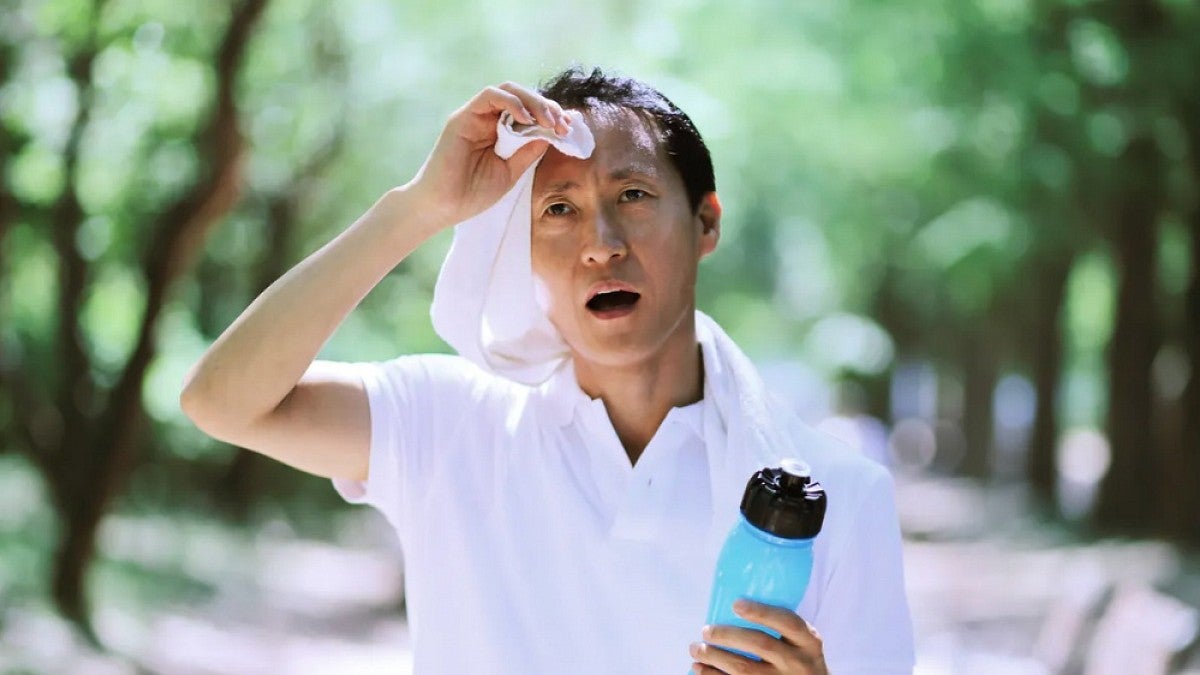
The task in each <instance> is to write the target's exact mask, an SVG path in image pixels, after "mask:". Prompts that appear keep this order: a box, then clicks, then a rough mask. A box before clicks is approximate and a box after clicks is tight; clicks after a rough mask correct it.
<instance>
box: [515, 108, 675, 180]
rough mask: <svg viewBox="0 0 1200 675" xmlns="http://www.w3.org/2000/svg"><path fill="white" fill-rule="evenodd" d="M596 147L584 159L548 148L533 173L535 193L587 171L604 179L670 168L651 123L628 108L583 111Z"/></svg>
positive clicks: (579, 176) (581, 177)
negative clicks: (622, 174) (615, 173)
mask: <svg viewBox="0 0 1200 675" xmlns="http://www.w3.org/2000/svg"><path fill="white" fill-rule="evenodd" d="M584 118H585V120H586V121H587V125H588V128H589V129H591V131H592V136H594V137H595V139H596V149H595V150H593V151H592V156H591V157H589V158H588V159H586V160H580V159H576V158H574V157H568V156H567V155H564V154H562V153H560V152H559V151H557V150H555V149H554V148H553V147H551V148H550V149H549V150H547V151H546V155H545V157H543V158H542V161H541V163H540V164H538V168H537V173H536V174H535V175H534V185H533V189H534V194H537V193H538V192H540V191H544V190H546V189H549V188H553V187H554V186H555V185H556V184H561V183H562V182H564V181H574V182H581V181H582V180H584V179H585V177H586V175H587V174H593V173H594V174H596V177H598V178H601V179H603V178H604V177H608V176H610V175H611V174H612V173H613V172H619V171H624V170H630V169H631V170H634V171H639V172H646V173H652V174H657V175H664V174H665V173H666V172H668V171H669V170H670V168H671V167H670V165H669V163H668V160H667V158H666V153H665V152H664V151H663V150H662V144H661V143H660V142H659V132H658V129H657V127H656V126H655V124H654V122H653V121H652V120H650V119H648V118H643V117H642V116H639V115H637V114H636V113H634V112H633V111H631V110H629V109H628V108H615V107H611V106H609V107H603V108H597V109H588V110H586V111H584Z"/></svg>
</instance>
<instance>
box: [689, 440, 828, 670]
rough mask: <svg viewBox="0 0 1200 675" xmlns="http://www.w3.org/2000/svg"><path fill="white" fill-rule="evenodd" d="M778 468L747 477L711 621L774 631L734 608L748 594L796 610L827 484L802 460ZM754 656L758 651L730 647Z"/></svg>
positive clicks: (727, 544)
mask: <svg viewBox="0 0 1200 675" xmlns="http://www.w3.org/2000/svg"><path fill="white" fill-rule="evenodd" d="M781 465H782V466H780V467H779V468H773V469H762V470H761V471H758V472H757V473H755V474H754V475H753V476H751V477H750V482H749V483H748V484H747V485H746V493H745V495H744V496H743V497H742V506H741V511H742V515H741V517H740V518H738V522H737V524H736V525H734V526H733V530H732V531H731V532H730V533H729V537H728V538H726V540H725V545H724V546H723V547H722V548H721V555H720V556H719V557H718V559H717V572H716V577H715V579H714V580H713V587H712V599H711V600H710V602H709V605H708V619H707V623H709V624H725V625H733V626H741V627H742V628H753V629H756V630H760V631H763V632H764V633H767V634H769V635H771V636H772V637H779V633H778V632H777V631H774V630H771V629H769V628H767V627H765V626H762V625H759V624H756V623H751V622H749V621H746V620H745V619H743V618H742V617H740V616H738V615H737V614H734V613H733V602H734V601H735V600H737V599H738V598H748V599H750V600H755V601H757V602H762V603H766V604H768V605H776V606H779V607H786V608H787V609H788V610H793V611H794V610H795V609H796V607H797V606H799V605H800V601H801V600H803V599H804V591H805V590H806V589H807V588H808V579H809V576H811V574H812V565H813V548H812V547H813V539H814V538H815V537H816V536H817V534H818V533H819V532H820V531H821V524H822V522H824V520H825V489H824V488H822V487H821V484H820V483H817V482H815V481H814V480H813V479H812V476H811V471H810V469H809V467H808V465H807V464H805V463H804V462H801V461H798V460H793V459H785V460H783V461H782V462H781ZM729 651H732V652H734V653H735V654H741V655H742V656H746V657H749V658H752V659H754V660H755V661H758V660H759V659H758V657H756V656H754V655H753V654H747V653H745V652H742V651H740V650H736V649H730V650H729Z"/></svg>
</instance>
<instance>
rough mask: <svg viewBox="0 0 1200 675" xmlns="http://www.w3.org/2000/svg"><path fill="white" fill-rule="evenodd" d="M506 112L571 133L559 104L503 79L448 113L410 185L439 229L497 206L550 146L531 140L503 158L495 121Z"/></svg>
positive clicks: (432, 222)
mask: <svg viewBox="0 0 1200 675" xmlns="http://www.w3.org/2000/svg"><path fill="white" fill-rule="evenodd" d="M504 111H508V112H510V113H512V115H513V118H515V119H516V121H517V122H520V123H522V124H538V125H541V126H543V127H546V128H548V129H554V130H555V132H556V133H557V134H558V135H559V136H565V135H566V134H567V133H568V131H569V129H568V124H569V120H568V117H567V115H566V114H565V113H564V112H563V109H562V107H561V106H560V105H558V104H557V103H555V102H554V101H551V100H550V99H548V98H546V97H544V96H542V95H540V94H538V93H537V92H535V91H531V90H529V89H526V88H525V87H522V86H521V85H519V84H515V83H512V82H505V83H503V84H500V85H497V86H494V87H487V88H485V89H484V90H483V91H481V92H479V93H478V94H476V95H475V96H474V97H473V98H471V100H469V101H467V102H466V104H464V105H463V106H462V107H461V108H459V109H458V110H456V111H454V113H453V114H451V115H450V118H449V120H447V121H446V126H445V128H443V129H442V133H441V136H439V137H438V140H437V143H436V145H434V148H433V151H432V152H430V153H429V157H428V158H427V159H426V160H425V164H423V165H422V166H421V170H420V171H418V172H417V175H416V176H415V177H414V178H413V179H412V181H411V182H410V183H409V184H408V185H407V186H406V188H407V191H409V192H411V193H413V195H414V196H415V197H416V198H417V199H418V202H419V204H420V209H421V211H422V214H423V216H424V218H426V219H428V222H430V223H431V224H432V226H433V227H434V228H435V229H442V228H444V227H448V226H450V225H453V224H454V223H457V222H461V221H463V220H466V219H467V218H470V217H471V216H474V215H476V214H478V213H480V212H481V211H483V210H484V209H486V208H487V207H489V206H491V205H492V204H494V203H495V202H496V201H497V200H498V199H500V197H501V196H503V195H504V193H505V192H507V191H508V190H509V188H511V187H512V185H513V184H514V183H516V182H517V179H518V178H520V177H521V174H523V173H524V172H525V170H526V169H528V168H529V165H530V164H532V163H533V162H534V160H536V159H537V158H538V157H540V156H541V154H542V153H543V152H544V151H545V149H546V147H547V146H548V145H549V143H548V142H546V141H533V142H531V143H529V144H528V145H526V146H524V147H522V148H521V149H520V150H518V151H517V152H516V154H514V155H513V156H512V157H510V158H509V159H507V160H503V159H500V157H499V156H497V155H496V153H495V150H494V149H493V148H494V147H495V145H496V123H497V121H498V120H499V119H500V114H501V113H502V112H504Z"/></svg>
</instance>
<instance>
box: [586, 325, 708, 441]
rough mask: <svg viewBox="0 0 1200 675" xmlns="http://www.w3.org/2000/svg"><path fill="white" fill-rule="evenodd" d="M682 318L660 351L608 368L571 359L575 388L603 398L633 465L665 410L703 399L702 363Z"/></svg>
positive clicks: (692, 331)
mask: <svg viewBox="0 0 1200 675" xmlns="http://www.w3.org/2000/svg"><path fill="white" fill-rule="evenodd" d="M686 321H687V325H686V326H680V330H677V331H676V332H675V334H674V335H672V336H671V337H670V338H669V339H668V341H667V343H666V344H664V345H663V348H662V349H660V350H658V351H657V352H656V353H654V354H653V355H652V356H651V357H649V358H647V359H644V360H641V361H636V362H633V363H629V364H622V365H620V366H610V365H604V364H598V363H594V362H589V361H586V360H584V359H583V358H581V357H580V356H579V355H575V357H574V365H575V378H576V379H577V380H578V382H579V388H580V389H582V390H583V391H584V393H586V394H587V395H588V396H590V397H592V398H599V399H601V400H602V401H604V407H605V409H606V410H608V416H609V419H610V420H611V421H612V425H613V429H615V430H616V432H617V437H618V438H619V439H620V440H621V444H622V445H623V446H625V452H626V454H628V455H629V461H630V463H637V460H638V458H639V457H640V456H641V454H642V451H643V450H645V449H646V445H648V444H649V443H650V439H651V438H653V437H654V433H655V432H656V431H658V427H659V426H660V425H661V424H662V421H663V420H664V419H666V417H667V413H668V412H670V410H671V408H676V407H679V406H685V405H688V404H691V403H695V402H696V401H699V400H700V399H702V398H703V397H704V361H703V357H702V355H701V352H700V345H699V344H698V343H697V341H696V326H695V320H694V319H693V318H692V317H691V316H689V317H688V318H687V319H686Z"/></svg>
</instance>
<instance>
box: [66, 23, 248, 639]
mask: <svg viewBox="0 0 1200 675" xmlns="http://www.w3.org/2000/svg"><path fill="white" fill-rule="evenodd" d="M266 4H267V0H245V1H244V2H242V3H240V4H239V5H238V6H237V7H236V8H235V9H234V11H233V15H232V17H231V20H230V23H229V26H228V29H227V31H226V33H225V35H224V37H223V40H222V42H221V45H220V48H219V50H218V54H217V85H218V86H217V97H216V103H215V105H214V107H213V111H212V113H211V116H210V118H209V119H208V120H207V124H206V125H205V128H204V130H203V132H202V133H201V134H200V136H199V137H198V138H197V139H196V146H197V149H198V151H199V153H200V154H201V157H202V158H203V160H204V168H205V172H204V174H202V178H201V179H200V180H198V181H197V182H196V183H195V184H194V185H193V186H191V188H190V189H189V190H188V191H187V192H186V193H184V194H183V195H181V196H180V197H179V199H177V200H176V201H175V202H173V203H172V204H170V205H169V206H168V207H167V208H166V209H165V210H164V211H163V212H162V213H160V214H159V216H158V217H157V218H156V219H155V220H154V221H153V222H152V223H149V224H148V225H147V227H146V232H148V233H149V236H150V237H151V242H150V246H149V248H148V250H147V255H146V256H145V259H144V261H143V264H142V271H143V273H144V275H145V278H146V286H147V293H146V307H145V311H144V312H143V315H142V320H141V325H140V326H139V332H138V338H137V343H136V345H135V347H134V349H133V352H132V354H131V355H130V357H129V360H128V362H127V363H126V364H125V366H124V367H123V369H122V371H121V374H120V377H119V378H118V381H117V384H116V385H115V386H114V387H113V388H112V390H111V393H110V394H109V396H108V399H107V401H106V402H105V404H104V407H103V410H102V411H101V412H100V413H99V414H97V415H87V414H85V413H81V411H80V408H81V407H84V406H88V407H90V406H91V405H92V404H91V402H90V401H89V400H88V399H87V398H86V397H85V398H84V399H83V400H82V401H81V392H82V393H84V394H87V393H90V392H92V391H94V382H93V381H92V380H91V379H86V385H89V386H85V387H83V388H82V389H80V388H79V386H78V385H77V383H78V382H80V380H81V378H87V377H89V376H90V367H89V364H88V362H87V354H86V352H84V351H83V350H78V351H76V345H75V344H74V343H73V342H72V338H73V337H74V334H73V332H72V331H73V329H74V322H75V320H76V318H75V316H74V315H68V314H65V313H64V314H62V315H61V316H60V321H63V322H71V323H70V324H68V323H63V324H61V326H62V328H63V339H61V340H60V342H61V348H62V349H63V350H64V351H65V354H66V357H67V358H66V363H65V364H64V365H65V366H66V367H67V368H66V372H65V373H64V375H63V379H62V382H63V389H62V390H61V391H60V392H59V393H58V396H57V397H56V398H57V402H58V403H59V413H60V414H61V415H63V416H64V418H67V419H70V420H84V421H86V422H87V423H88V424H87V427H86V430H85V428H84V426H82V425H81V424H72V425H68V426H66V429H65V431H66V433H65V434H64V435H63V437H62V441H61V442H60V443H59V444H58V446H59V447H58V449H57V458H56V460H55V461H53V462H51V463H49V464H48V466H49V469H48V474H49V475H48V481H49V482H50V483H51V485H52V489H53V491H54V493H55V497H56V502H57V504H56V505H57V506H58V510H59V514H60V516H61V518H62V523H63V529H62V533H61V535H60V536H61V540H60V544H59V548H58V552H57V555H56V557H55V564H54V569H53V571H52V583H51V586H52V591H53V598H54V601H55V604H56V606H57V608H58V610H59V611H60V612H61V613H62V615H63V616H64V618H67V619H69V620H71V621H72V622H74V623H75V624H76V625H77V626H78V627H79V628H80V629H81V630H82V631H83V632H84V633H85V634H86V635H87V636H88V637H89V638H91V639H93V640H94V639H95V636H94V634H93V632H92V630H91V628H90V624H89V619H88V617H89V611H88V602H87V592H86V573H87V570H88V567H89V565H90V563H91V562H92V559H93V557H94V555H95V545H96V544H95V535H96V529H97V527H98V526H99V524H100V521H101V519H102V518H103V517H104V514H105V512H106V511H107V509H108V508H109V507H110V506H111V504H112V502H113V500H114V499H115V497H116V495H117V494H118V493H119V491H120V490H121V488H122V487H123V485H124V481H125V478H126V477H127V476H128V474H129V472H130V470H131V468H132V465H133V463H134V461H135V459H136V452H135V449H136V447H137V445H138V438H139V436H140V431H141V427H142V424H143V422H144V417H143V409H142V398H141V397H142V383H143V380H144V379H145V375H146V371H147V370H148V369H149V367H150V364H151V363H152V362H153V359H154V356H155V354H156V352H157V346H156V340H155V334H156V332H157V327H158V320H159V317H160V316H161V314H162V310H163V308H164V307H165V305H166V301H167V299H168V297H169V294H170V292H171V289H172V287H173V286H174V284H175V283H176V282H177V281H178V280H179V279H180V277H182V276H183V274H185V273H186V272H187V271H188V270H190V269H191V267H192V266H193V264H194V262H195V258H196V257H197V255H198V253H199V251H200V250H201V248H202V247H203V244H204V241H205V239H206V238H207V236H208V234H209V232H210V231H211V230H212V228H213V227H215V226H216V224H217V223H219V222H220V221H221V219H223V218H224V216H225V215H226V214H227V213H228V212H229V211H230V210H231V209H232V208H233V206H234V204H235V203H236V200H237V197H238V195H239V192H240V188H241V182H242V180H241V168H242V164H243V155H244V148H245V143H244V141H243V139H242V135H241V131H240V129H239V126H238V124H239V120H238V111H237V107H236V104H235V101H234V80H235V77H236V75H237V73H238V70H239V66H240V64H241V61H242V56H243V55H244V53H245V48H246V45H247V43H248V41H249V38H250V35H251V34H252V32H253V28H254V26H255V25H256V24H257V22H258V19H259V17H260V16H261V15H262V12H263V9H264V8H265V6H266ZM85 71H86V72H90V70H89V69H80V70H79V72H78V73H76V74H77V75H81V74H82V73H83V72H85ZM85 103H86V101H85ZM70 182H71V181H68V183H70ZM68 198H69V199H73V197H70V196H69V197H68ZM70 206H71V204H66V205H65V206H64V207H62V208H60V209H58V213H59V215H63V214H66V215H71V209H70V208H67V207H70ZM76 218H77V216H76ZM55 225H56V226H57V227H59V228H61V229H63V230H64V231H65V230H66V229H67V228H68V227H70V228H73V227H75V226H77V223H71V222H66V221H60V222H57V223H55ZM57 236H58V241H57V243H58V244H59V252H60V256H64V257H66V256H70V255H74V254H73V253H72V252H74V251H75V249H74V247H73V246H71V245H69V244H71V243H72V242H73V240H70V241H69V240H68V237H66V236H64V235H63V234H59V235H57ZM67 262H71V261H70V259H68V260H67ZM77 274H78V265H76V269H74V270H66V271H65V272H64V279H66V280H67V281H71V282H72V285H71V291H72V293H73V294H78V297H71V298H60V309H62V308H69V307H72V306H79V305H78V303H79V302H80V298H82V297H83V294H84V293H85V292H86V288H85V287H84V285H83V284H76V283H74V282H75V281H77V280H78V279H83V278H86V277H85V275H82V274H78V276H76V275H77ZM73 371H78V372H73Z"/></svg>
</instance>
